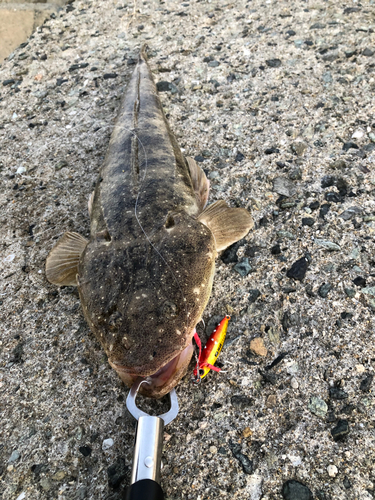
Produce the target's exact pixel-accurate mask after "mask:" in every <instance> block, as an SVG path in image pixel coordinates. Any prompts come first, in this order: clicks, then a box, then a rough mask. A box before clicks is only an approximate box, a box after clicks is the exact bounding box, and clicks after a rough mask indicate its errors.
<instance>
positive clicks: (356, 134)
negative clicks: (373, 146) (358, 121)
mask: <svg viewBox="0 0 375 500" xmlns="http://www.w3.org/2000/svg"><path fill="white" fill-rule="evenodd" d="M364 135H365V133H364V131H363V130H362V129H361V128H359V129H357V130H356V131H355V132H354V134H353V135H352V139H361V138H362V137H363V136H364Z"/></svg>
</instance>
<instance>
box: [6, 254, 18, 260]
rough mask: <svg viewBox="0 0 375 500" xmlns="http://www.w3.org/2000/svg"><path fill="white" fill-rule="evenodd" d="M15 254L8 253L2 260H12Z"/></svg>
mask: <svg viewBox="0 0 375 500" xmlns="http://www.w3.org/2000/svg"><path fill="white" fill-rule="evenodd" d="M15 256H16V255H15V254H14V253H11V254H10V255H8V256H7V257H5V259H4V261H5V262H12V261H13V260H14V258H15Z"/></svg>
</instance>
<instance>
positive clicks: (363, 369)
mask: <svg viewBox="0 0 375 500" xmlns="http://www.w3.org/2000/svg"><path fill="white" fill-rule="evenodd" d="M355 369H356V370H357V372H358V373H364V371H365V370H366V368H365V367H364V366H363V365H355Z"/></svg>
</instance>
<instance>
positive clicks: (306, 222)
mask: <svg viewBox="0 0 375 500" xmlns="http://www.w3.org/2000/svg"><path fill="white" fill-rule="evenodd" d="M314 222H315V219H313V218H312V217H303V218H302V225H303V226H310V227H311V226H313V225H314Z"/></svg>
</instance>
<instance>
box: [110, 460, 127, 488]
mask: <svg viewBox="0 0 375 500" xmlns="http://www.w3.org/2000/svg"><path fill="white" fill-rule="evenodd" d="M128 470H129V467H127V466H126V465H125V460H124V459H123V458H119V459H118V460H117V462H115V463H114V464H112V465H110V466H109V467H108V469H107V475H108V484H109V486H110V487H111V488H118V487H119V486H120V483H121V481H123V480H124V479H125V477H126V476H127V473H128Z"/></svg>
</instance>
